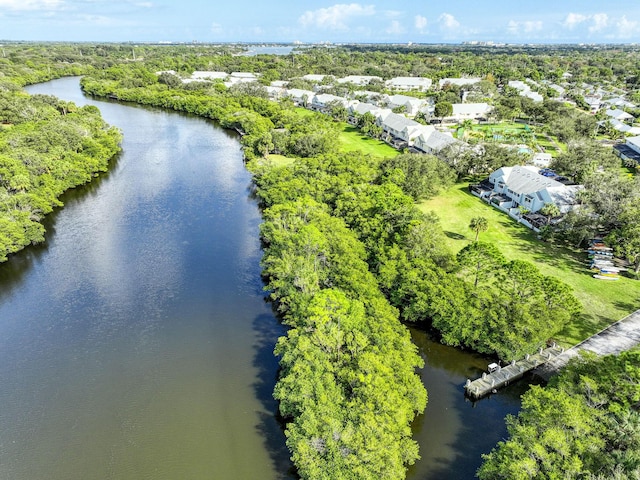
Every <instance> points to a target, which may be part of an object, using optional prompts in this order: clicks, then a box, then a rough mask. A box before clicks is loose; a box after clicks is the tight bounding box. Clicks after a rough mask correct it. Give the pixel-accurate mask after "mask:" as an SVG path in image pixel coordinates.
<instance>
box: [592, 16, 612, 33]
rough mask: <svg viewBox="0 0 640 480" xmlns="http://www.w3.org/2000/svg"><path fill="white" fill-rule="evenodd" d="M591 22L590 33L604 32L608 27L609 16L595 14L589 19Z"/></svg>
mask: <svg viewBox="0 0 640 480" xmlns="http://www.w3.org/2000/svg"><path fill="white" fill-rule="evenodd" d="M591 20H593V25H591V26H590V27H589V31H590V32H591V33H594V32H599V31H600V30H604V29H605V28H606V27H607V26H608V25H609V15H607V14H606V13H596V14H595V15H593V16H592V17H591Z"/></svg>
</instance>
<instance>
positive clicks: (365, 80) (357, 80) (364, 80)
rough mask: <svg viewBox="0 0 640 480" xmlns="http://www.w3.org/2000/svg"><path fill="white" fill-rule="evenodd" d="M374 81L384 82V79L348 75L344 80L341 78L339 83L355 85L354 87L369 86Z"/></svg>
mask: <svg viewBox="0 0 640 480" xmlns="http://www.w3.org/2000/svg"><path fill="white" fill-rule="evenodd" d="M372 80H379V81H382V78H380V77H376V76H375V75H347V76H346V77H344V78H339V79H338V80H337V82H338V83H353V84H354V85H360V86H364V85H368V84H369V83H371V81H372Z"/></svg>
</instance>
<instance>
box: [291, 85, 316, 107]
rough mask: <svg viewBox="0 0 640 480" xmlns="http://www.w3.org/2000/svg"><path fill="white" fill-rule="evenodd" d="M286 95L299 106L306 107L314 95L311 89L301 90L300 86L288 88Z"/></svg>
mask: <svg viewBox="0 0 640 480" xmlns="http://www.w3.org/2000/svg"><path fill="white" fill-rule="evenodd" d="M286 96H287V97H289V98H291V100H293V103H294V104H295V105H297V106H299V107H307V106H311V102H313V97H315V96H316V94H315V93H314V92H312V91H311V90H303V89H300V88H289V89H287V93H286Z"/></svg>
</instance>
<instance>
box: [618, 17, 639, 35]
mask: <svg viewBox="0 0 640 480" xmlns="http://www.w3.org/2000/svg"><path fill="white" fill-rule="evenodd" d="M616 28H617V29H618V31H617V36H618V37H619V38H629V37H631V36H633V35H634V34H635V33H636V31H637V28H638V22H636V21H633V20H627V17H626V15H623V16H622V18H621V19H620V20H618V22H617V23H616Z"/></svg>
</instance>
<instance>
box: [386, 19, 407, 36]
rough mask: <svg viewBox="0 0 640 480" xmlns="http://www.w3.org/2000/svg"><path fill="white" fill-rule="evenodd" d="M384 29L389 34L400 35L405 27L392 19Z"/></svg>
mask: <svg viewBox="0 0 640 480" xmlns="http://www.w3.org/2000/svg"><path fill="white" fill-rule="evenodd" d="M385 31H386V32H387V33H388V34H391V35H400V34H402V33H405V32H406V30H405V28H404V27H403V26H402V24H401V23H400V22H399V21H398V20H393V21H392V22H391V24H390V25H389V26H388V27H387V29H386V30H385Z"/></svg>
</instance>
